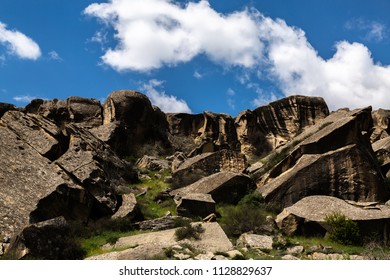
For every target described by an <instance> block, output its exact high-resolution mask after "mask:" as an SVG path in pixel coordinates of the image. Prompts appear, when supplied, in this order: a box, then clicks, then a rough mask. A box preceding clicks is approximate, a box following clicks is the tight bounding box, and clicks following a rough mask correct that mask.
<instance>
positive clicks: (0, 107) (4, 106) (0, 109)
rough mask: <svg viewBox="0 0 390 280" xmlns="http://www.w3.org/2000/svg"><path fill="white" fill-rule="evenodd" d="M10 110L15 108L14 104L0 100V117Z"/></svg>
mask: <svg viewBox="0 0 390 280" xmlns="http://www.w3.org/2000/svg"><path fill="white" fill-rule="evenodd" d="M10 110H16V107H15V105H12V104H8V103H3V102H0V118H1V117H2V116H3V115H4V114H5V112H8V111H10Z"/></svg>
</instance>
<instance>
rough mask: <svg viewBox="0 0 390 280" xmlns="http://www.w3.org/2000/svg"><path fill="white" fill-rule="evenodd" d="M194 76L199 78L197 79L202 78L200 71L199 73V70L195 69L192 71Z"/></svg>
mask: <svg viewBox="0 0 390 280" xmlns="http://www.w3.org/2000/svg"><path fill="white" fill-rule="evenodd" d="M194 78H195V79H198V80H199V79H202V78H203V75H202V74H201V73H199V71H195V72H194Z"/></svg>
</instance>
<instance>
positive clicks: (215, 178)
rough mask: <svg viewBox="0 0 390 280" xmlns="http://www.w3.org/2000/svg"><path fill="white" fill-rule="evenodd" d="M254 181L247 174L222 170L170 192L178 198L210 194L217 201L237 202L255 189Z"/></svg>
mask: <svg viewBox="0 0 390 280" xmlns="http://www.w3.org/2000/svg"><path fill="white" fill-rule="evenodd" d="M255 188H256V185H255V183H254V181H253V180H252V179H251V178H250V177H249V176H247V175H244V174H241V173H235V172H230V171H221V172H218V173H215V174H212V175H210V176H208V177H205V178H202V179H200V180H198V181H196V182H195V183H192V184H191V185H189V186H187V187H184V188H179V189H176V190H173V191H171V192H170V194H171V195H172V196H175V197H176V198H177V199H178V198H180V197H184V196H187V195H189V194H196V193H201V194H210V195H211V196H212V198H213V199H214V200H215V202H217V203H233V204H235V203H237V202H238V201H239V200H240V199H241V198H243V197H244V196H245V195H246V194H248V193H250V192H251V191H253V190H255Z"/></svg>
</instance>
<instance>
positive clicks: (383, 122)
mask: <svg viewBox="0 0 390 280" xmlns="http://www.w3.org/2000/svg"><path fill="white" fill-rule="evenodd" d="M372 119H373V122H374V131H373V132H372V135H371V142H375V141H378V140H380V139H383V138H385V137H388V136H389V135H390V126H389V124H390V123H389V119H390V110H383V109H379V110H377V111H373V112H372Z"/></svg>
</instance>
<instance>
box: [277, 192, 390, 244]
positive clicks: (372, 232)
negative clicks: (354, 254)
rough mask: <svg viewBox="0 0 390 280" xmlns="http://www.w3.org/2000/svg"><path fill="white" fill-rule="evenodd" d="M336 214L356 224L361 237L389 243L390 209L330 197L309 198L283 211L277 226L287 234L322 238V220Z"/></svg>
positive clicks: (278, 218)
mask: <svg viewBox="0 0 390 280" xmlns="http://www.w3.org/2000/svg"><path fill="white" fill-rule="evenodd" d="M335 212H339V213H342V214H344V215H345V216H346V217H347V218H349V219H351V220H353V221H356V222H357V223H358V225H359V228H360V234H361V236H362V237H372V236H377V237H378V238H380V240H382V241H384V242H385V243H388V241H389V237H390V233H389V231H388V228H389V226H390V207H389V206H385V205H382V204H378V203H356V202H353V201H351V202H349V201H344V200H341V199H339V198H335V197H331V196H308V197H305V198H303V199H301V200H300V201H298V202H297V203H295V204H294V205H292V206H290V207H288V208H286V209H284V210H283V211H282V212H281V213H280V214H279V215H278V216H277V218H276V222H277V224H278V226H279V228H281V229H282V230H283V231H284V232H285V233H286V234H289V235H291V234H298V233H301V234H302V233H303V234H307V235H318V234H324V233H325V232H326V231H327V225H326V223H325V217H326V216H327V215H330V214H333V213H335Z"/></svg>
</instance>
